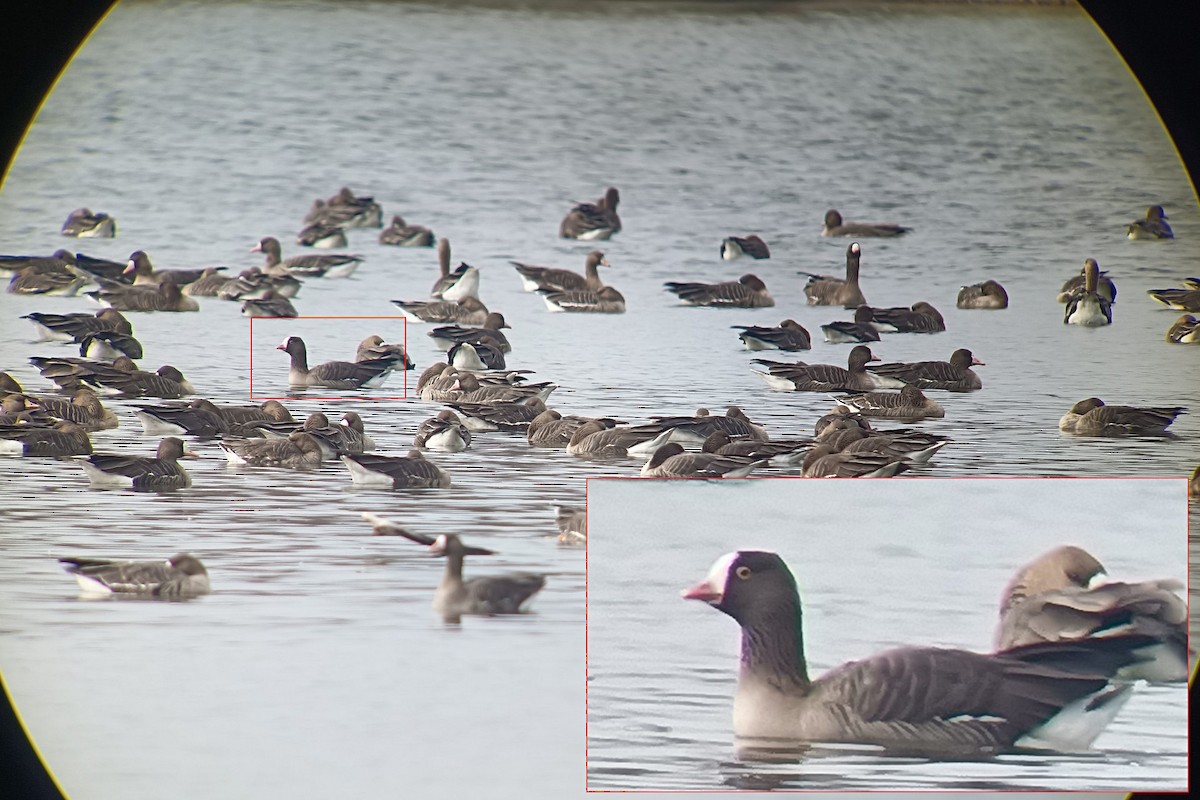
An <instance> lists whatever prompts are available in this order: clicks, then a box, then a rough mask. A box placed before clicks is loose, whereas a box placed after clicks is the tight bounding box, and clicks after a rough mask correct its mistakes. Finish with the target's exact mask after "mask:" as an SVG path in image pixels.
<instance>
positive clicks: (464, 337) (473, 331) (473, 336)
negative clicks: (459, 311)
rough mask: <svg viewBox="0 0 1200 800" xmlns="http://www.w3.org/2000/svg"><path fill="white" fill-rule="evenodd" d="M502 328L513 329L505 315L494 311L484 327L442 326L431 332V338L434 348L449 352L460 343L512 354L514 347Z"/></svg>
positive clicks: (489, 315)
mask: <svg viewBox="0 0 1200 800" xmlns="http://www.w3.org/2000/svg"><path fill="white" fill-rule="evenodd" d="M501 328H509V329H511V328H512V326H511V325H509V324H508V323H507V322H506V321H505V320H504V315H503V314H501V313H500V312H499V311H493V312H492V313H490V314H488V315H487V317H485V318H484V320H483V325H482V327H479V328H464V327H461V326H459V325H446V326H441V327H438V328H434V329H433V330H431V331H430V332H429V338H431V339H433V344H434V346H435V347H437V349H438V350H442V351H448V350H449V349H450V348H452V347H454V345H456V344H458V343H459V342H470V343H471V344H480V343H487V344H490V345H492V346H493V347H496V348H499V350H500V352H502V353H509V352H512V345H510V344H509V343H508V337H507V336H505V335H504V331H502V330H501Z"/></svg>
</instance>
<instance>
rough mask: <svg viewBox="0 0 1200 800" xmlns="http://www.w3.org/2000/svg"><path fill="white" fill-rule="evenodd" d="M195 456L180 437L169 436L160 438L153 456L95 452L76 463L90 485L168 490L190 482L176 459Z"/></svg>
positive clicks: (190, 478)
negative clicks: (81, 467)
mask: <svg viewBox="0 0 1200 800" xmlns="http://www.w3.org/2000/svg"><path fill="white" fill-rule="evenodd" d="M196 457H197V456H196V454H195V453H193V452H192V451H191V450H188V449H187V448H186V447H185V446H184V444H183V440H182V439H178V438H176V437H174V436H168V437H167V438H165V439H163V440H162V441H161V442H159V445H158V452H157V454H156V455H155V456H154V457H153V458H147V457H141V456H126V455H116V454H108V453H95V454H93V455H91V456H88V458H87V459H85V460H81V461H80V462H79V463H80V464H82V465H83V470H84V472H86V473H87V476H88V481H89V482H90V483H91V485H92V486H98V487H124V488H133V489H137V490H142V491H170V490H172V489H183V488H186V487H188V486H191V485H192V477H191V476H190V475H189V474H188V472H187V470H185V469H184V468H183V467H181V466H180V465H179V459H181V458H196Z"/></svg>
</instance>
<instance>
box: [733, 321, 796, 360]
mask: <svg viewBox="0 0 1200 800" xmlns="http://www.w3.org/2000/svg"><path fill="white" fill-rule="evenodd" d="M730 327H732V328H733V329H734V330H740V331H741V333H739V334H738V338H739V339H741V340H742V344H744V345H746V349H747V350H785V351H793V352H794V351H796V350H808V349H810V348H812V337H810V336H809V334H808V330H807V329H806V328H805V327H804V326H803V325H801V324H800V323H799V322H796V320H794V319H785V320H784V321H783V322H781V323H779V327H777V328H767V327H760V326H758V325H732V326H730Z"/></svg>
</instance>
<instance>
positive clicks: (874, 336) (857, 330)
mask: <svg viewBox="0 0 1200 800" xmlns="http://www.w3.org/2000/svg"><path fill="white" fill-rule="evenodd" d="M873 316H874V315H873V314H872V311H871V307H870V306H859V307H858V308H857V309H855V311H854V321H853V322H845V321H838V322H830V323H828V324H827V325H822V326H821V331H822V332H823V333H824V334H825V341H827V342H829V343H830V344H847V343H851V342H878V341H879V330H878V329H877V328H876V327H875V326H874V325H872V324H871V319H872V318H873Z"/></svg>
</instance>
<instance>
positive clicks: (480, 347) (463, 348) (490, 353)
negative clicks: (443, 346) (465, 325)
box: [446, 341, 505, 372]
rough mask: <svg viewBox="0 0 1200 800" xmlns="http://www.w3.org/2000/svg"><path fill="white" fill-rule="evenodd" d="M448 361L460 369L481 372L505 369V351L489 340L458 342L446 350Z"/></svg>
mask: <svg viewBox="0 0 1200 800" xmlns="http://www.w3.org/2000/svg"><path fill="white" fill-rule="evenodd" d="M446 361H447V362H448V363H450V364H453V365H454V366H455V367H456V368H458V369H460V370H468V371H471V372H479V371H482V370H491V369H504V368H505V364H504V353H502V352H501V351H500V348H499V347H496V346H495V345H492V344H490V343H489V342H486V341H484V342H479V343H477V344H471V343H470V342H458V343H457V344H455V345H454V346H453V347H451V348H450V349H449V350H448V351H446Z"/></svg>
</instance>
